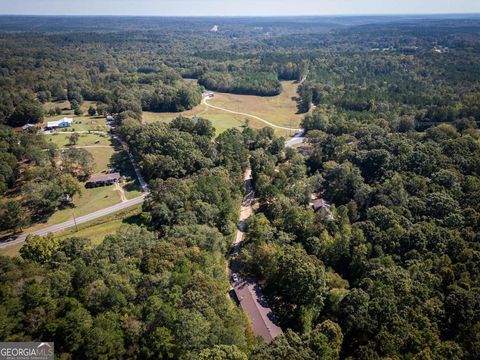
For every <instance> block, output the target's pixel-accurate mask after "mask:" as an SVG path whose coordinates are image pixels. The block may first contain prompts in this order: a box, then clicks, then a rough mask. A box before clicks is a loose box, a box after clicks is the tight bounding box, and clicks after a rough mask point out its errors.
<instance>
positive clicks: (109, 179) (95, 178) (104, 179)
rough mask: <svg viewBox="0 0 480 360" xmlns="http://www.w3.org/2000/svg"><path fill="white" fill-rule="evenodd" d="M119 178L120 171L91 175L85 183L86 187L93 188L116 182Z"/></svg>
mask: <svg viewBox="0 0 480 360" xmlns="http://www.w3.org/2000/svg"><path fill="white" fill-rule="evenodd" d="M119 180H120V173H118V172H115V173H111V174H101V175H92V176H91V177H90V179H88V181H87V183H86V184H85V187H86V188H95V187H99V186H107V185H112V184H115V183H117V182H118V181H119Z"/></svg>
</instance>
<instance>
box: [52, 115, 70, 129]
mask: <svg viewBox="0 0 480 360" xmlns="http://www.w3.org/2000/svg"><path fill="white" fill-rule="evenodd" d="M72 123H73V119H72V118H63V119H60V120H57V121H49V122H48V123H47V128H51V129H56V128H66V127H70V126H71V125H72Z"/></svg>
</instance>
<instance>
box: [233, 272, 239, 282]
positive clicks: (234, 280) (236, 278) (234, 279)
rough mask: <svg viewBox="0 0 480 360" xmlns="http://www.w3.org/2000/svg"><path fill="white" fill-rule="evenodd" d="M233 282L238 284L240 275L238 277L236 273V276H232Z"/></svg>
mask: <svg viewBox="0 0 480 360" xmlns="http://www.w3.org/2000/svg"><path fill="white" fill-rule="evenodd" d="M232 281H233V282H234V283H236V282H237V281H238V275H237V274H235V273H234V274H233V275H232Z"/></svg>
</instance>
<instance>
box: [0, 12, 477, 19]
mask: <svg viewBox="0 0 480 360" xmlns="http://www.w3.org/2000/svg"><path fill="white" fill-rule="evenodd" d="M460 15H462V16H471V15H477V16H479V15H480V12H448V13H440V12H439V13H365V14H349V13H332V14H317V15H311V14H308V15H307V14H293V15H274V14H272V15H265V14H263V15H251V14H250V15H246V14H245V15H145V14H142V15H126V14H117V15H115V14H2V13H0V17H1V16H28V17H130V18H131V17H144V18H156V17H163V18H289V17H297V18H298V17H304V18H316V17H367V16H368V17H375V16H376V17H382V16H386V17H394V16H460Z"/></svg>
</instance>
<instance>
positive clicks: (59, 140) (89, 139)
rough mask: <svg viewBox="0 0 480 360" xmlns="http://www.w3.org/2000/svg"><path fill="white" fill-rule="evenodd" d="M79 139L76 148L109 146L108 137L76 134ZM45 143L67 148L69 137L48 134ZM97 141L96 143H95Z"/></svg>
mask: <svg viewBox="0 0 480 360" xmlns="http://www.w3.org/2000/svg"><path fill="white" fill-rule="evenodd" d="M78 135H79V138H78V141H77V145H76V146H110V145H111V140H110V136H108V135H103V136H102V135H97V134H78ZM45 136H47V141H49V142H52V143H54V144H56V145H57V146H58V147H59V148H64V147H69V145H70V137H71V135H67V134H56V133H53V134H49V135H45ZM97 141H98V142H97Z"/></svg>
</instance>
